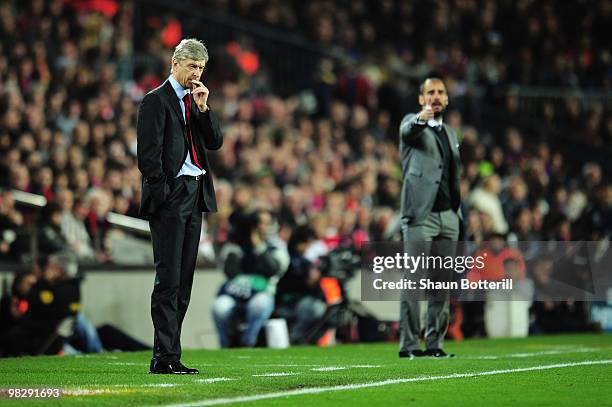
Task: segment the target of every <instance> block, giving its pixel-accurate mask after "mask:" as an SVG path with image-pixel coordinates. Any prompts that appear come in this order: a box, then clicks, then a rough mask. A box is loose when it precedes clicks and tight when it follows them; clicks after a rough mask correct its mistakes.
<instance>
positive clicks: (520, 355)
mask: <svg viewBox="0 0 612 407" xmlns="http://www.w3.org/2000/svg"><path fill="white" fill-rule="evenodd" d="M600 350H601V349H595V348H578V349H574V350H572V351H568V350H545V351H539V352H523V353H510V354H508V355H498V356H473V357H469V356H468V357H462V358H461V359H486V360H493V359H504V358H532V357H536V356H546V355H570V354H572V353H588V352H599V351H600Z"/></svg>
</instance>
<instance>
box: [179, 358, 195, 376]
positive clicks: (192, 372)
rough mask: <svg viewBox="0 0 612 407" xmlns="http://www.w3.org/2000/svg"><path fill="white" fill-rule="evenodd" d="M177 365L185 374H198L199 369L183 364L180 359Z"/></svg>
mask: <svg viewBox="0 0 612 407" xmlns="http://www.w3.org/2000/svg"><path fill="white" fill-rule="evenodd" d="M178 364H179V366H180V367H181V368H182V369H183V370H185V371H186V372H187V374H199V373H200V371H199V370H198V369H192V368H190V367H187V366H185V365H184V364H182V363H181V362H180V361H179V362H178Z"/></svg>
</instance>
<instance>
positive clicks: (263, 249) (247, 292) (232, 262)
mask: <svg viewBox="0 0 612 407" xmlns="http://www.w3.org/2000/svg"><path fill="white" fill-rule="evenodd" d="M243 226H244V233H245V234H244V236H245V237H247V238H245V239H243V241H242V242H241V244H227V245H226V247H224V250H223V251H222V254H221V258H222V259H224V272H225V275H226V276H227V278H228V281H227V282H226V283H225V284H223V286H222V287H221V289H220V290H219V295H218V296H217V298H216V299H215V301H214V303H213V305H212V314H213V319H214V321H215V325H216V327H217V331H218V333H219V339H220V342H221V346H222V347H223V348H227V347H230V346H232V345H234V344H235V341H234V340H233V338H234V335H235V333H236V331H237V328H238V326H239V324H240V322H242V321H243V320H244V321H245V322H246V329H245V330H244V332H242V335H241V338H240V345H241V346H246V347H252V346H255V345H256V344H257V337H258V335H259V331H260V330H261V328H262V327H263V325H264V324H265V322H266V321H267V320H268V318H270V315H271V314H272V311H274V292H275V289H276V284H277V282H278V279H279V278H280V276H281V275H282V274H283V273H284V272H285V271H286V270H287V266H288V264H289V256H288V254H287V249H286V245H285V243H284V242H283V241H282V240H281V239H279V238H278V237H277V235H276V230H275V222H274V219H273V217H272V214H271V213H270V212H269V211H267V210H257V211H255V212H252V213H249V214H247V215H245V217H244V222H243Z"/></svg>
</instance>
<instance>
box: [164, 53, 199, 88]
mask: <svg viewBox="0 0 612 407" xmlns="http://www.w3.org/2000/svg"><path fill="white" fill-rule="evenodd" d="M205 66H206V63H205V62H204V61H194V60H193V59H184V60H182V61H179V60H177V59H173V60H172V74H173V75H174V78H175V79H176V80H177V82H178V83H179V84H180V85H181V86H182V87H183V88H185V89H191V88H193V85H192V81H199V80H200V77H201V76H202V72H204V67H205Z"/></svg>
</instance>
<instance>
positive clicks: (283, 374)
mask: <svg viewBox="0 0 612 407" xmlns="http://www.w3.org/2000/svg"><path fill="white" fill-rule="evenodd" d="M297 374H299V373H293V372H280V373H264V374H254V375H253V377H280V376H295V375H297Z"/></svg>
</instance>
